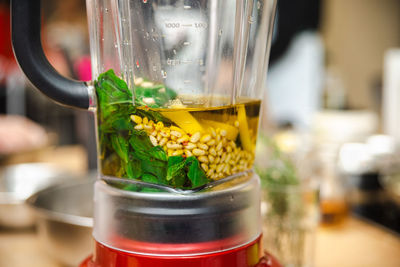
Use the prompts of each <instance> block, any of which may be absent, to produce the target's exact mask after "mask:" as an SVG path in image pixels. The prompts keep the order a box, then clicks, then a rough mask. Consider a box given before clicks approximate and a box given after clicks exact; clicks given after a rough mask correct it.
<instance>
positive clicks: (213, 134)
mask: <svg viewBox="0 0 400 267" xmlns="http://www.w3.org/2000/svg"><path fill="white" fill-rule="evenodd" d="M210 132H211V135H212V136H213V137H216V136H217V132H216V131H215V129H214V128H212V127H211V128H210Z"/></svg>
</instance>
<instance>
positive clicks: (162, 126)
mask: <svg viewBox="0 0 400 267" xmlns="http://www.w3.org/2000/svg"><path fill="white" fill-rule="evenodd" d="M162 128H164V123H163V122H162V121H159V122H157V124H156V130H157V131H159V130H161V129H162Z"/></svg>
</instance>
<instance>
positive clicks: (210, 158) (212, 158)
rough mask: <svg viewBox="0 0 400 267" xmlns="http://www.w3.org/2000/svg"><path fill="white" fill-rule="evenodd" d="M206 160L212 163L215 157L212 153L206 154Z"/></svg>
mask: <svg viewBox="0 0 400 267" xmlns="http://www.w3.org/2000/svg"><path fill="white" fill-rule="evenodd" d="M208 160H209V161H210V162H211V163H213V162H214V160H215V158H214V157H213V156H212V155H208Z"/></svg>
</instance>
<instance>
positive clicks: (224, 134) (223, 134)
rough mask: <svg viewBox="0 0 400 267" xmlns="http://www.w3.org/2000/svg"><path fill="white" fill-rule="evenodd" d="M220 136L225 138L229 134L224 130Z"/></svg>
mask: <svg viewBox="0 0 400 267" xmlns="http://www.w3.org/2000/svg"><path fill="white" fill-rule="evenodd" d="M219 134H220V135H221V136H222V137H225V136H226V134H227V132H226V130H224V129H222V130H221V131H220V132H219Z"/></svg>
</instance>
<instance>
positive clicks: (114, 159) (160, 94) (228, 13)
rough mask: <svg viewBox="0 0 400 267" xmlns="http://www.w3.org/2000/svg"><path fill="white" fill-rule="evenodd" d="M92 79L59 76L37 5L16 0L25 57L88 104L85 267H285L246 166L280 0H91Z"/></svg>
mask: <svg viewBox="0 0 400 267" xmlns="http://www.w3.org/2000/svg"><path fill="white" fill-rule="evenodd" d="M86 3H87V13H88V22H89V33H90V50H91V63H92V79H93V80H92V82H89V83H84V82H78V81H73V80H70V79H67V78H65V77H62V76H61V75H59V74H58V73H57V72H56V71H55V70H54V69H53V68H52V67H51V65H50V64H49V62H48V61H47V59H46V57H45V56H44V53H43V50H42V47H41V42H40V27H41V26H40V1H39V0H36V1H33V0H13V1H12V39H13V47H14V53H15V56H16V58H17V61H18V62H19V65H20V67H21V68H22V70H23V71H24V73H25V74H26V76H27V77H28V79H29V80H30V81H31V82H32V84H33V85H34V86H36V87H37V88H38V89H39V90H40V91H42V92H43V93H44V94H46V95H47V96H49V97H50V98H52V99H53V100H55V101H57V102H58V103H60V104H63V105H67V106H71V107H76V108H81V109H87V110H89V111H92V112H95V114H96V138H97V144H98V180H97V182H96V184H95V196H94V229H93V237H94V240H95V250H94V253H93V255H91V256H89V257H88V259H87V260H86V261H85V262H84V263H82V267H84V266H88V267H95V266H96V267H97V266H135V267H138V266H140V267H142V266H143V267H148V266H165V267H169V266H171V267H172V266H175V267H176V266H178V267H179V266H193V267H197V266H198V267H200V266H211V267H214V266H215V267H217V266H218V267H225V266H229V267H232V266H238V267H250V266H280V265H279V263H278V262H277V261H276V259H275V258H274V257H273V256H272V255H270V254H268V253H264V252H262V248H261V243H260V242H261V241H260V240H261V234H262V231H261V229H262V227H261V216H260V183H259V177H258V176H257V175H256V174H255V173H254V172H253V171H252V165H253V160H254V150H255V144H256V138H257V130H258V119H259V114H260V104H261V98H262V88H264V82H265V76H266V72H267V63H268V57H269V50H270V42H271V32H272V27H273V20H274V14H275V6H276V1H275V0H226V1H217V0H87V1H86Z"/></svg>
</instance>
